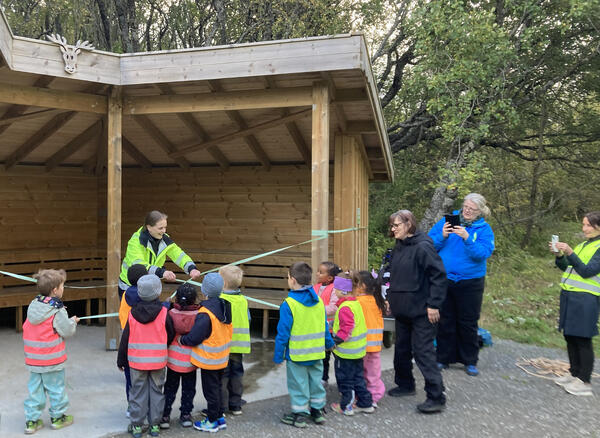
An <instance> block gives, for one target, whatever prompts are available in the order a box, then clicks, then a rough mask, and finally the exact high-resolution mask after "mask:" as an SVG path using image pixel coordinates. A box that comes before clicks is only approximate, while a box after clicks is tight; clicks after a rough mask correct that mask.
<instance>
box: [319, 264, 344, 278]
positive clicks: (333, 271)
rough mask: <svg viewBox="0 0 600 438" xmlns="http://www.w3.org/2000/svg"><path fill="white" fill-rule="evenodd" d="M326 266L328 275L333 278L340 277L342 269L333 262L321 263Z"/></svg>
mask: <svg viewBox="0 0 600 438" xmlns="http://www.w3.org/2000/svg"><path fill="white" fill-rule="evenodd" d="M320 265H323V266H325V268H326V269H327V273H328V274H329V275H331V276H332V277H335V276H336V275H338V274H339V273H340V272H342V270H341V269H340V267H339V266H338V265H336V264H335V263H333V262H329V261H328V262H321V263H320V264H319V266H320Z"/></svg>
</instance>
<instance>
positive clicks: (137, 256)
mask: <svg viewBox="0 0 600 438" xmlns="http://www.w3.org/2000/svg"><path fill="white" fill-rule="evenodd" d="M143 230H144V227H140V229H139V230H137V231H136V232H135V233H133V235H132V236H131V238H130V239H129V242H127V252H126V253H125V259H123V263H122V264H121V274H120V275H119V287H120V288H121V289H123V290H125V289H127V287H128V286H131V285H130V284H129V280H127V270H128V269H129V267H130V266H133V265H137V264H140V265H144V266H145V267H146V269H148V273H149V274H155V273H156V270H157V269H159V268H162V267H163V266H164V264H165V262H166V261H167V256H168V257H169V258H170V259H171V260H172V261H173V262H174V263H175V264H176V265H177V266H179V267H180V268H181V269H183V270H184V271H185V272H188V268H189V267H190V266H191V265H193V264H194V262H193V260H192V259H191V258H190V256H188V255H187V254H186V253H185V252H183V250H182V249H181V248H180V247H179V246H177V244H175V242H173V241H172V240H171V238H170V237H169V235H168V234H164V235H163V238H162V240H161V242H160V244H159V245H158V254H155V253H154V249H152V244H151V243H150V242H147V243H146V246H144V245H143V244H142V242H140V234H141V233H142V231H143Z"/></svg>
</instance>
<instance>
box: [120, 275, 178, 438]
mask: <svg viewBox="0 0 600 438" xmlns="http://www.w3.org/2000/svg"><path fill="white" fill-rule="evenodd" d="M137 287H138V295H139V297H140V302H139V303H137V304H135V305H134V306H133V307H132V308H131V312H129V316H128V318H127V324H126V325H125V329H124V330H123V334H122V336H121V344H120V345H119V353H118V356H117V366H118V367H119V369H120V370H121V371H123V369H124V368H125V365H127V363H129V368H130V372H131V389H130V391H129V415H130V419H131V425H130V426H129V431H130V432H131V434H132V435H133V436H134V438H141V436H142V425H143V424H144V419H145V418H146V417H148V420H149V422H150V436H158V435H159V434H160V428H159V423H160V419H161V415H162V413H163V409H164V405H165V396H164V395H163V385H164V383H165V368H166V366H167V357H168V353H167V351H168V350H167V349H168V347H169V345H170V344H171V342H173V339H174V338H175V330H174V328H173V321H172V320H171V316H170V315H169V314H168V311H167V309H166V308H165V307H164V306H163V305H162V303H161V302H160V300H159V297H160V293H161V291H162V284H161V282H160V278H158V277H157V276H156V275H153V274H149V275H144V276H143V277H141V278H140V279H139V280H138V282H137Z"/></svg>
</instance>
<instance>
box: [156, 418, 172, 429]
mask: <svg viewBox="0 0 600 438" xmlns="http://www.w3.org/2000/svg"><path fill="white" fill-rule="evenodd" d="M158 425H159V426H160V428H161V429H169V428H170V427H171V419H170V418H169V417H162V418H161V419H160V423H158Z"/></svg>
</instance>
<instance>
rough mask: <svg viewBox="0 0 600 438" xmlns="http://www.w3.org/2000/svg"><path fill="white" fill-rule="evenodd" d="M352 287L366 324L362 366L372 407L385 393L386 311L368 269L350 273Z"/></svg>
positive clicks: (375, 405)
mask: <svg viewBox="0 0 600 438" xmlns="http://www.w3.org/2000/svg"><path fill="white" fill-rule="evenodd" d="M352 287H353V291H354V294H355V295H356V299H357V300H358V302H359V303H360V307H361V308H362V311H363V314H364V316H365V322H366V324H367V353H366V354H365V357H364V359H363V368H364V376H365V381H366V383H367V389H368V390H369V392H370V393H371V397H372V398H373V407H375V408H376V407H377V402H378V401H379V400H381V398H382V397H383V396H384V394H385V385H384V384H383V381H382V380H381V357H380V352H381V344H382V342H383V314H384V312H385V311H386V306H385V300H384V299H383V296H382V295H381V288H380V287H379V286H378V284H377V281H376V280H375V279H374V278H373V277H372V276H371V274H370V273H369V272H368V271H358V272H353V273H352Z"/></svg>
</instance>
